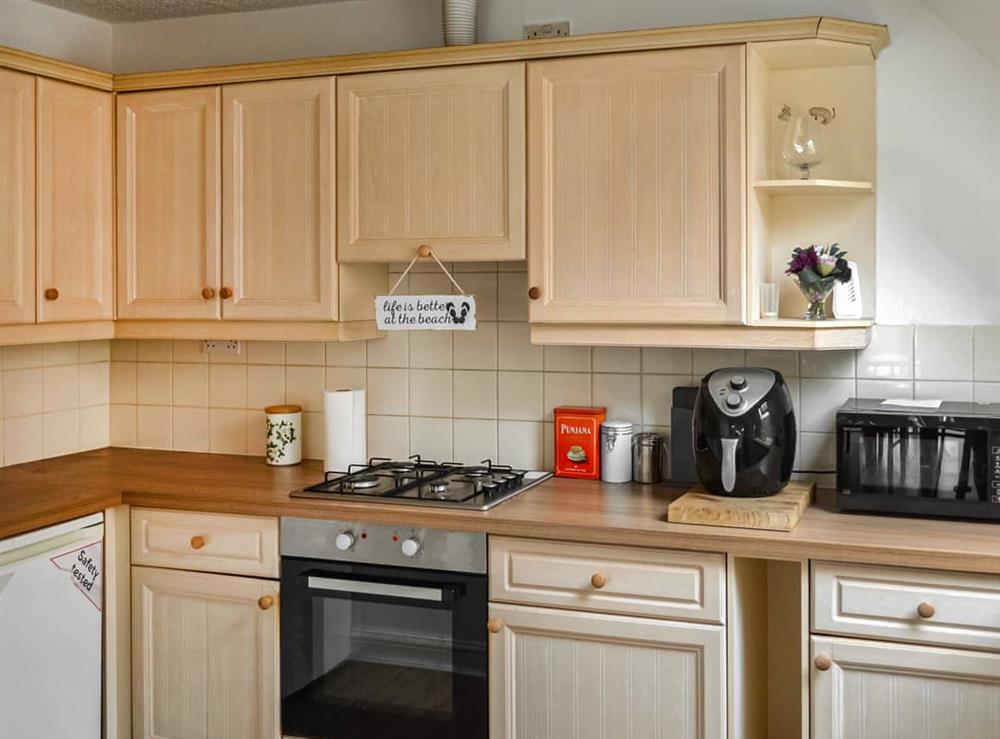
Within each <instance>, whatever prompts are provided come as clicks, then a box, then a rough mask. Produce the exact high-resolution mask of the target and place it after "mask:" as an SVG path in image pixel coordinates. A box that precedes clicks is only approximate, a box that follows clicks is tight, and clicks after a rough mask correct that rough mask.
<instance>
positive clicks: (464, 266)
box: [451, 262, 497, 287]
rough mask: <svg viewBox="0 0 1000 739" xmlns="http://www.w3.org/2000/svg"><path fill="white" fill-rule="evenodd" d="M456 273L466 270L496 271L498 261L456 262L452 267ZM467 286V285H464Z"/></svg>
mask: <svg viewBox="0 0 1000 739" xmlns="http://www.w3.org/2000/svg"><path fill="white" fill-rule="evenodd" d="M451 271H452V273H454V274H461V273H464V272H496V271H497V263H496V262H455V263H454V265H453V266H452V269H451ZM459 282H461V280H459ZM462 287H465V285H462Z"/></svg>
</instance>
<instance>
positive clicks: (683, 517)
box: [667, 482, 816, 531]
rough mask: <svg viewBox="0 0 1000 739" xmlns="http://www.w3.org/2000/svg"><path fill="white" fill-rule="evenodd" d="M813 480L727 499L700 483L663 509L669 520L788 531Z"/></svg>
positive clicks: (807, 500) (810, 492)
mask: <svg viewBox="0 0 1000 739" xmlns="http://www.w3.org/2000/svg"><path fill="white" fill-rule="evenodd" d="M815 487H816V486H815V485H814V484H813V483H805V482H790V483H788V485H786V486H785V489H784V490H782V491H781V492H780V493H778V494H777V495H772V496H770V497H767V498H729V497H726V496H723V495H712V494H711V493H707V492H705V490H704V488H702V487H701V486H700V485H699V486H698V487H696V488H692V489H691V490H688V491H687V492H686V493H684V495H682V496H681V497H679V498H678V499H677V500H675V501H674V502H673V503H671V504H670V506H669V507H668V508H667V520H668V521H670V522H671V523H696V524H704V525H706V526H730V527H734V528H740V529H770V530H771V531H791V530H792V529H794V528H795V526H796V525H797V524H798V522H799V519H800V518H802V513H803V511H805V509H806V508H808V507H809V504H810V503H811V502H812V497H813V490H814V489H815Z"/></svg>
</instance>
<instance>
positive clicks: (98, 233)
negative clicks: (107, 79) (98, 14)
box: [36, 77, 114, 321]
mask: <svg viewBox="0 0 1000 739" xmlns="http://www.w3.org/2000/svg"><path fill="white" fill-rule="evenodd" d="M37 95H38V100H37V115H38V120H37V129H36V131H37V133H36V135H37V140H36V146H37V177H36V186H37V207H38V211H37V219H38V220H37V231H36V234H37V253H38V273H37V274H38V278H37V286H38V298H37V299H38V303H37V305H38V320H39V321H94V320H101V319H111V318H113V317H114V305H113V302H112V301H113V292H114V289H113V275H114V265H113V252H114V244H113V241H112V239H113V229H112V223H111V219H112V211H113V203H112V184H111V180H112V178H111V138H112V132H111V129H112V125H111V117H112V111H111V93H107V92H101V91H99V90H91V89H89V88H86V87H79V86H77V85H71V84H67V83H65V82H56V81H55V80H50V79H46V78H44V77H40V78H39V79H38V87H37ZM52 289H55V290H57V291H58V297H56V298H55V299H50V298H47V297H46V291H47V290H52Z"/></svg>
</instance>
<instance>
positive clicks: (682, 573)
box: [490, 537, 726, 624]
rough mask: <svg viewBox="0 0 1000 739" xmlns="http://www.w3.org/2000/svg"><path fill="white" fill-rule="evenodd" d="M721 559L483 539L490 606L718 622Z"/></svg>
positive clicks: (722, 615)
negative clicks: (492, 603)
mask: <svg viewBox="0 0 1000 739" xmlns="http://www.w3.org/2000/svg"><path fill="white" fill-rule="evenodd" d="M725 582H726V577H725V558H724V556H723V555H721V554H707V553H701V552H677V551H668V550H660V549H638V548H633V547H617V546H601V545H592V544H568V543H562V542H549V541H536V540H530V539H507V538H502V537H491V538H490V600H492V601H497V602H504V603H524V604H528V605H540V606H554V607H558V608H572V609H579V610H586V611H603V612H605V613H623V614H634V615H640V616H653V617H657V618H669V619H680V620H684V621H702V622H705V623H714V624H721V623H724V622H725V606H724V604H725V602H726V598H725Z"/></svg>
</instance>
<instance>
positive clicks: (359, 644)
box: [281, 518, 489, 739]
mask: <svg viewBox="0 0 1000 739" xmlns="http://www.w3.org/2000/svg"><path fill="white" fill-rule="evenodd" d="M281 555H282V558H281V603H282V607H281V724H282V734H283V735H284V736H286V737H308V738H309V739H370V738H371V737H385V738H386V739H389V738H390V737H407V739H459V738H461V739H487V734H488V726H489V720H488V719H489V717H488V698H487V674H486V671H487V632H486V619H487V585H486V535H485V534H470V533H467V532H452V531H443V530H440V529H421V528H411V527H397V526H386V525H374V524H363V523H358V522H350V521H330V520H320V519H304V518H283V519H282V520H281Z"/></svg>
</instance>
